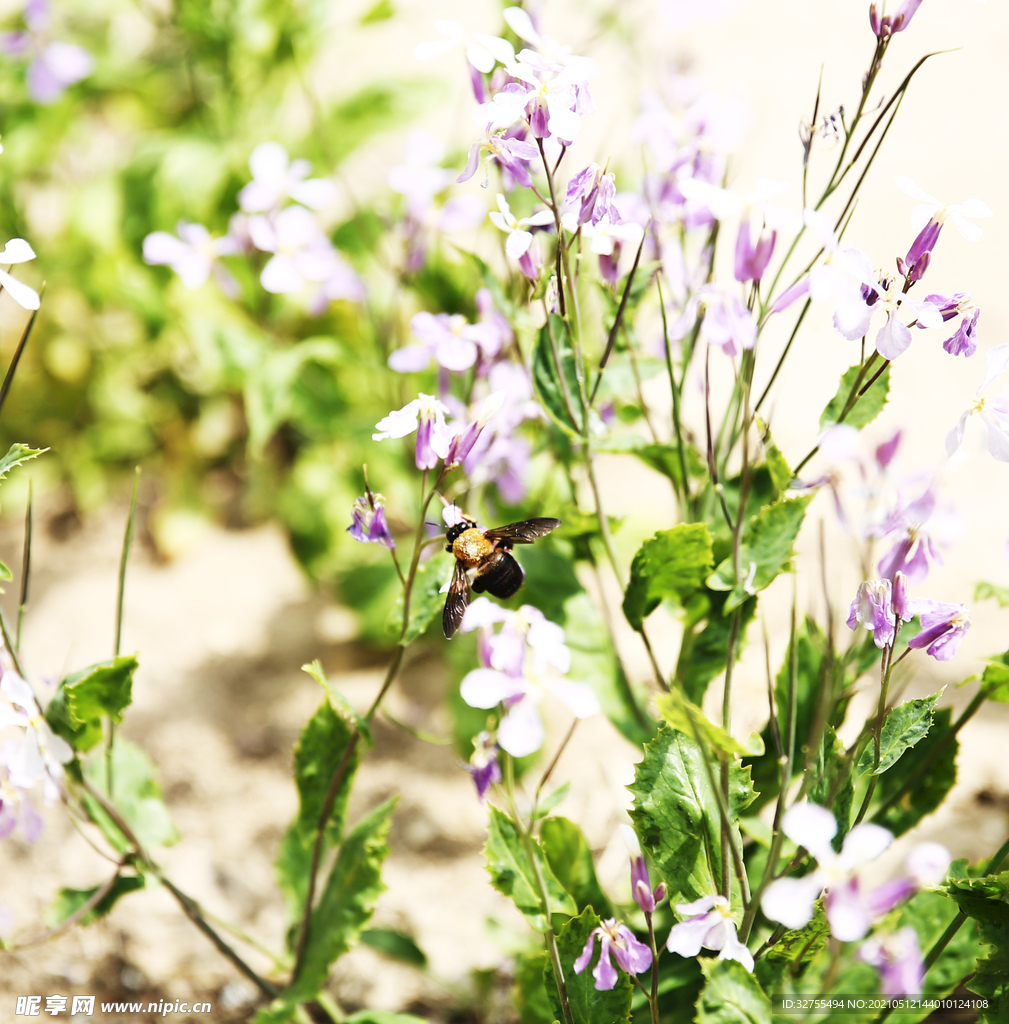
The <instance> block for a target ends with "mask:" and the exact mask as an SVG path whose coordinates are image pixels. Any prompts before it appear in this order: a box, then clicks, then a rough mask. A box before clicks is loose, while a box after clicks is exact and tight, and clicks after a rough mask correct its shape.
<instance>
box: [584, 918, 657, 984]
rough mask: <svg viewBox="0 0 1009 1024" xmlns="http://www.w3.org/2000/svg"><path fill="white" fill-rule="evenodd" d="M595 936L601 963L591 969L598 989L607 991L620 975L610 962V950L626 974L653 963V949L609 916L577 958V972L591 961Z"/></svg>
mask: <svg viewBox="0 0 1009 1024" xmlns="http://www.w3.org/2000/svg"><path fill="white" fill-rule="evenodd" d="M596 936H599V963H597V964H596V966H595V967H594V968H593V970H592V977H593V978H595V979H596V989H597V990H598V991H600V992H606V991H608V990H609V989H611V988H613V986H614V985H616V983H617V978H618V977H619V975H618V974H617V972H616V970H615V969H614V967H613V964H611V963H610V953H612V954H613V957H614V959H615V960H616V961H617V967H619V968H620V969H621V970H622V971H624V972H625V973H627V974H641V973H642V971H647V970H648V968H649V967H651V966H652V951H651V950H650V949H649V948H648V947H647V946H646V945H645V944H644V943H643V942H638V940H637V939H636V938H635V937H634V933H633V932H632V931H631V930H630V928H628V927H627V925H625V924H623V923H621V922H619V921H617V919H616V918H615V917H609V918H607V919H606V920H605V921H603V922H602V923H601V924H600V926H599V927H598V928H593V929H592V931H591V932H590V933H589V937H588V940H587V941H586V943H585V949H584V950H582V955H581V956H580V957H579V958H578V959H577V960H576V961H575V974H581V973H582V971H584V970H585V968H586V967H588V965H589V963H590V962H591V960H592V953H593V952H594V950H595V945H596Z"/></svg>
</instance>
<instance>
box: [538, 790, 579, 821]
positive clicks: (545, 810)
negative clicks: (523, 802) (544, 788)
mask: <svg viewBox="0 0 1009 1024" xmlns="http://www.w3.org/2000/svg"><path fill="white" fill-rule="evenodd" d="M570 792H571V783H570V782H565V783H564V785H563V786H558V787H557V788H556V789H555V790H554V791H553V792H552V793H551V794H550V795H549V796H548V797H546V798H545V799H543V800H541V801H540V802H539V803H538V804H537V805H536V813H535V814H534V815H533V821H539V820H540V819H541V818H545V817H546V816H547V815H548V814H549V813H550V812H551V811H552V810H553V809H554V808H555V807H556V806H557V805H558V804H559V803H561V801H563V800H564V798H565V797H566V796H567V795H568V793H570Z"/></svg>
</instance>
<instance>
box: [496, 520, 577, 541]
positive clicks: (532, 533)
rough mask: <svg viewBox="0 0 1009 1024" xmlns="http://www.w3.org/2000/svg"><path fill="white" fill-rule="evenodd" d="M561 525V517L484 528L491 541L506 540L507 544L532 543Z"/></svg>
mask: <svg viewBox="0 0 1009 1024" xmlns="http://www.w3.org/2000/svg"><path fill="white" fill-rule="evenodd" d="M560 525H561V521H560V520H559V519H546V518H540V519H524V520H523V521H522V522H521V523H509V524H508V525H507V526H496V527H495V528H494V529H493V530H484V536H485V537H486V538H487V539H488V540H491V541H504V542H505V543H506V544H532V542H533V541H534V540H539V539H540V537H545V536H546V535H547V534H548V533H550V532H551V531H552V530H556V529H557V527H558V526H560Z"/></svg>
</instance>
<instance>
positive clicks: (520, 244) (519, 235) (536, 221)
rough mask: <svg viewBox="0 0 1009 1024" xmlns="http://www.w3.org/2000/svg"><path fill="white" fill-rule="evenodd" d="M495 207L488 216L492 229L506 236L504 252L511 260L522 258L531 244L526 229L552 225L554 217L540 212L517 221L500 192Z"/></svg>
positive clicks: (531, 238) (543, 211)
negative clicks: (502, 232) (494, 228)
mask: <svg viewBox="0 0 1009 1024" xmlns="http://www.w3.org/2000/svg"><path fill="white" fill-rule="evenodd" d="M497 205H498V208H497V209H496V210H492V211H491V212H490V213H489V214H488V216H489V217H490V219H491V223H492V224H493V225H494V227H496V228H498V229H499V230H500V231H504V232H505V233H506V234H507V235H508V240H507V241H506V242H505V252H506V253H507V254H508V255H509V256H511V258H512V259H513V260H517V259H520V258H521V257H522V256H524V255H525V254H526V253H527V252H528V251H529V246H530V245H532V244H533V236H532V232H531V231H526V230H525V229H526V228H527V227H541V226H543V225H545V224H552V223H553V220H554V215H553V214H552V213H551V212H550V211H549V210H541V211H540V212H539V213H534V214H533V215H532V216H531V217H523V218H522V219H521V220H518V219H517V218H516V217H515V215H514V214H513V213H512V211H511V207H510V206H509V205H508V200H507V199H506V198H505V197H504V196H503V195H502V194H501V193H500V192H499V193H498V197H497Z"/></svg>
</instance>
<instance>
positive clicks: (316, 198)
mask: <svg viewBox="0 0 1009 1024" xmlns="http://www.w3.org/2000/svg"><path fill="white" fill-rule="evenodd" d="M249 170H250V171H251V172H252V181H250V182H249V183H248V184H247V185H245V186H244V187H243V188H242V189H241V191H240V192H239V193H238V203H239V206H240V208H241V212H239V213H237V214H235V215H234V216H233V217H232V218H231V222H230V224H229V227H228V233H227V234H226V235H224V236H223V237H221V238H214V237H213V236H211V234H210V232H209V231H207V229H206V228H205V227H203V225H202V224H191V223H188V222H186V221H179V224H178V226H177V228H176V230H177V232H178V235H177V236H176V235H171V234H169V233H168V232H165V231H155V232H153V233H152V234H150V235H148V236H147V237H146V238H145V239H144V247H143V252H144V261H145V262H147V263H150V264H152V265H167V266H169V267H171V268H172V270H174V271H175V273H176V274H178V275H179V277H180V278H181V279H182V283H183V284H184V285H185V286H186V287H187V288H199V287H201V286H202V285H203V284H204V283H206V281H207V278H208V277H209V276H210V275H211V273H213V275H214V277H215V279H216V280H217V282H218V284H219V285H220V287H221V288H222V290H223V291H224V292H225V294H226V295H228V296H230V297H232V298H236V297H237V296H238V294H239V288H238V283H237V282H236V281H235V279H234V277H233V276H232V275H231V274H230V273H229V272H228V271H227V269H226V268H225V267H223V266H222V265H221V264H220V263H219V262H218V261H219V260H220V258H221V257H222V256H233V255H237V254H240V253H250V252H252V251H253V250H254V249H258V250H259V251H260V252H262V253H267V254H269V259H267V261H266V263H265V265H264V266H263V269H262V271H261V272H260V275H259V281H260V284H262V286H263V288H264V289H265V290H266V291H268V292H271V293H273V294H276V295H293V294H297V295H299V296H300V298H301V300H302V301H303V303H304V305H305V308H306V309H307V310H308V311H309V312H310V313H312V314H313V315H318V314H320V313H322V312H323V310H324V309H325V308H326V306H327V305H328V303H329V302H331V301H333V300H337V299H348V300H350V301H353V302H359V301H360V300H361V299H363V298H364V285H363V284H362V282H361V280H360V278H359V277H358V276H357V274H356V273H355V272H354V270H353V269H352V268H351V266H350V265H349V264H348V263H347V261H346V260H345V259H344V258H343V257H342V256H341V255H340V254H339V252H337V250H336V248H335V247H334V246H333V243H332V242H331V241H330V240H329V237H328V236H327V235H326V233H325V231H324V230H323V228H322V225H321V224H320V222H319V220H318V218H317V216H316V214H315V212H314V211H316V210H318V209H320V208H322V207H324V206H326V205H327V204H328V203H330V202H331V201H332V199H333V197H334V195H335V186H334V185H333V183H332V182H331V181H329V180H328V179H325V178H309V177H308V175H309V173H310V171H311V166H310V164H309V163H308V161H307V160H293V161H292V160H291V159H290V158H289V157H288V155H287V150H285V149H284V147H283V146H281V145H280V143H278V142H264V143H262V144H261V145H259V146H257V147H256V148H255V149H254V150H253V151H252V155H251V156H250V157H249ZM289 201H291V202H290V205H285V204H287V203H288V202H289Z"/></svg>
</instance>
